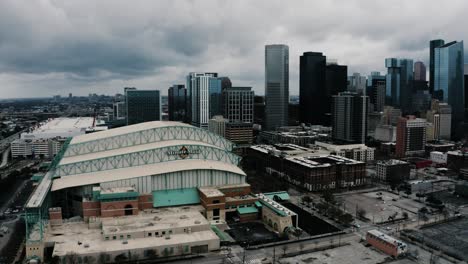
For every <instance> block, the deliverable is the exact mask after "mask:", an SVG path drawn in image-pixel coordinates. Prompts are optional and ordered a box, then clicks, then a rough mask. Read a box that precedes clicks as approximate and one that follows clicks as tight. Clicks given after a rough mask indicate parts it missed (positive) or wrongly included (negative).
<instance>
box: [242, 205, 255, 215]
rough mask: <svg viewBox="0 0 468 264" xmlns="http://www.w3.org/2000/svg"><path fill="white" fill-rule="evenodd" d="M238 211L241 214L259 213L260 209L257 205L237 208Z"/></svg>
mask: <svg viewBox="0 0 468 264" xmlns="http://www.w3.org/2000/svg"><path fill="white" fill-rule="evenodd" d="M237 212H238V213H239V214H256V213H258V209H257V208H256V207H253V206H250V207H239V208H237Z"/></svg>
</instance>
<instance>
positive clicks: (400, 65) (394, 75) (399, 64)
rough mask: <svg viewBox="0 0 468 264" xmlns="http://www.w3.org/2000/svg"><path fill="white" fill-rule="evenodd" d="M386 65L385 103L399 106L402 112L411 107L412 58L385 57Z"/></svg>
mask: <svg viewBox="0 0 468 264" xmlns="http://www.w3.org/2000/svg"><path fill="white" fill-rule="evenodd" d="M385 66H386V67H387V70H388V71H387V81H386V85H387V89H386V90H387V95H386V96H387V104H388V105H392V106H395V107H399V108H401V109H402V111H403V112H408V111H409V110H410V109H411V95H412V92H413V80H414V76H413V74H414V73H413V60H411V59H396V58H388V59H385Z"/></svg>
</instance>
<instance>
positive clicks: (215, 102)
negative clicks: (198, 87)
mask: <svg viewBox="0 0 468 264" xmlns="http://www.w3.org/2000/svg"><path fill="white" fill-rule="evenodd" d="M222 90H223V87H222V78H210V88H209V93H210V100H209V101H208V104H209V109H210V111H209V118H212V117H213V116H216V115H222V114H223V98H222V95H221V92H222Z"/></svg>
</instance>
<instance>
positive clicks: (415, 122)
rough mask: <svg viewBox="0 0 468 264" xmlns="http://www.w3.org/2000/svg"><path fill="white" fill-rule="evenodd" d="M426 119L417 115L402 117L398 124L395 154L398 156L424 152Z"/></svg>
mask: <svg viewBox="0 0 468 264" xmlns="http://www.w3.org/2000/svg"><path fill="white" fill-rule="evenodd" d="M426 126H427V122H426V120H425V119H421V118H416V117H415V116H407V117H400V118H399V119H398V124H397V141H396V146H395V154H396V156H397V157H405V156H412V155H420V154H424V151H425V147H426Z"/></svg>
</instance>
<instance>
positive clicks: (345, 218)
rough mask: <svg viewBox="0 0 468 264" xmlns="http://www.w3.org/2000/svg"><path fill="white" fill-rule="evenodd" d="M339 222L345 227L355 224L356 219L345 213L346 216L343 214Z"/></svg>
mask: <svg viewBox="0 0 468 264" xmlns="http://www.w3.org/2000/svg"><path fill="white" fill-rule="evenodd" d="M338 220H339V221H340V222H341V223H342V224H344V225H349V224H351V223H352V222H353V220H354V217H353V216H352V215H351V214H349V213H345V214H342V215H341V216H340V217H339V218H338Z"/></svg>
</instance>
